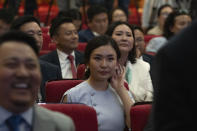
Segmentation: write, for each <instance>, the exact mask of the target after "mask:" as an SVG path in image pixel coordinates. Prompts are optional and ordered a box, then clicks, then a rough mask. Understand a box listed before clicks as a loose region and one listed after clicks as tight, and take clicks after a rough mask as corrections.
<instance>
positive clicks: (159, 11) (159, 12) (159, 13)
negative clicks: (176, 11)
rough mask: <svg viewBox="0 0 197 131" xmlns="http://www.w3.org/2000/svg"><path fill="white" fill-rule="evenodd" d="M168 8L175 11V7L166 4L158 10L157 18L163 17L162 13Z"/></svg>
mask: <svg viewBox="0 0 197 131" xmlns="http://www.w3.org/2000/svg"><path fill="white" fill-rule="evenodd" d="M166 7H169V8H171V9H172V10H173V7H172V6H171V5H169V4H164V5H162V6H160V7H159V9H158V12H157V16H158V17H159V16H160V15H161V11H162V10H163V9H164V8H166Z"/></svg>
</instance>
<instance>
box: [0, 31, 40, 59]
mask: <svg viewBox="0 0 197 131" xmlns="http://www.w3.org/2000/svg"><path fill="white" fill-rule="evenodd" d="M7 41H17V42H23V43H25V44H26V45H28V46H30V47H31V48H32V49H33V51H34V52H35V54H36V55H37V56H38V55H39V50H38V46H37V44H36V40H35V39H34V38H33V37H31V36H30V35H28V34H26V33H24V32H22V31H16V30H13V31H8V32H6V33H4V34H3V35H1V36H0V46H1V45H2V44H3V43H4V42H7Z"/></svg>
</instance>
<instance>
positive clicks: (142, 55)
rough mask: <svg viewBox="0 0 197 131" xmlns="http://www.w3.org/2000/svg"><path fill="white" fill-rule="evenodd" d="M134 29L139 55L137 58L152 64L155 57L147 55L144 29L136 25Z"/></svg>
mask: <svg viewBox="0 0 197 131" xmlns="http://www.w3.org/2000/svg"><path fill="white" fill-rule="evenodd" d="M133 29H134V36H135V44H136V54H137V56H136V57H137V58H139V59H142V60H144V61H146V62H148V63H151V61H152V57H153V56H151V55H148V54H146V51H145V48H146V47H145V41H144V31H143V29H142V28H141V27H140V26H137V25H134V26H133Z"/></svg>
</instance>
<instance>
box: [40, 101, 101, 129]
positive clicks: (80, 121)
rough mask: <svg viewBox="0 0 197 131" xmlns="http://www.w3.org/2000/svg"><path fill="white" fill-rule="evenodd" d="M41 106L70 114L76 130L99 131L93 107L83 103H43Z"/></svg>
mask: <svg viewBox="0 0 197 131" xmlns="http://www.w3.org/2000/svg"><path fill="white" fill-rule="evenodd" d="M41 106H43V107H45V108H48V109H50V110H53V111H58V112H61V113H63V114H66V115H68V116H70V117H71V118H72V119H73V122H74V124H75V128H76V131H98V122H97V115H96V111H95V110H94V108H92V107H89V106H86V105H83V104H41Z"/></svg>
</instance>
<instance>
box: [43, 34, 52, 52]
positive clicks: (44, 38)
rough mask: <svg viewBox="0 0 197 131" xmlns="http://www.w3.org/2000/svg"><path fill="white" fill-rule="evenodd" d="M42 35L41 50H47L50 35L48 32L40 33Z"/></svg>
mask: <svg viewBox="0 0 197 131" xmlns="http://www.w3.org/2000/svg"><path fill="white" fill-rule="evenodd" d="M42 36H43V45H42V50H48V49H49V43H51V37H50V36H49V35H48V34H44V33H43V34H42Z"/></svg>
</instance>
